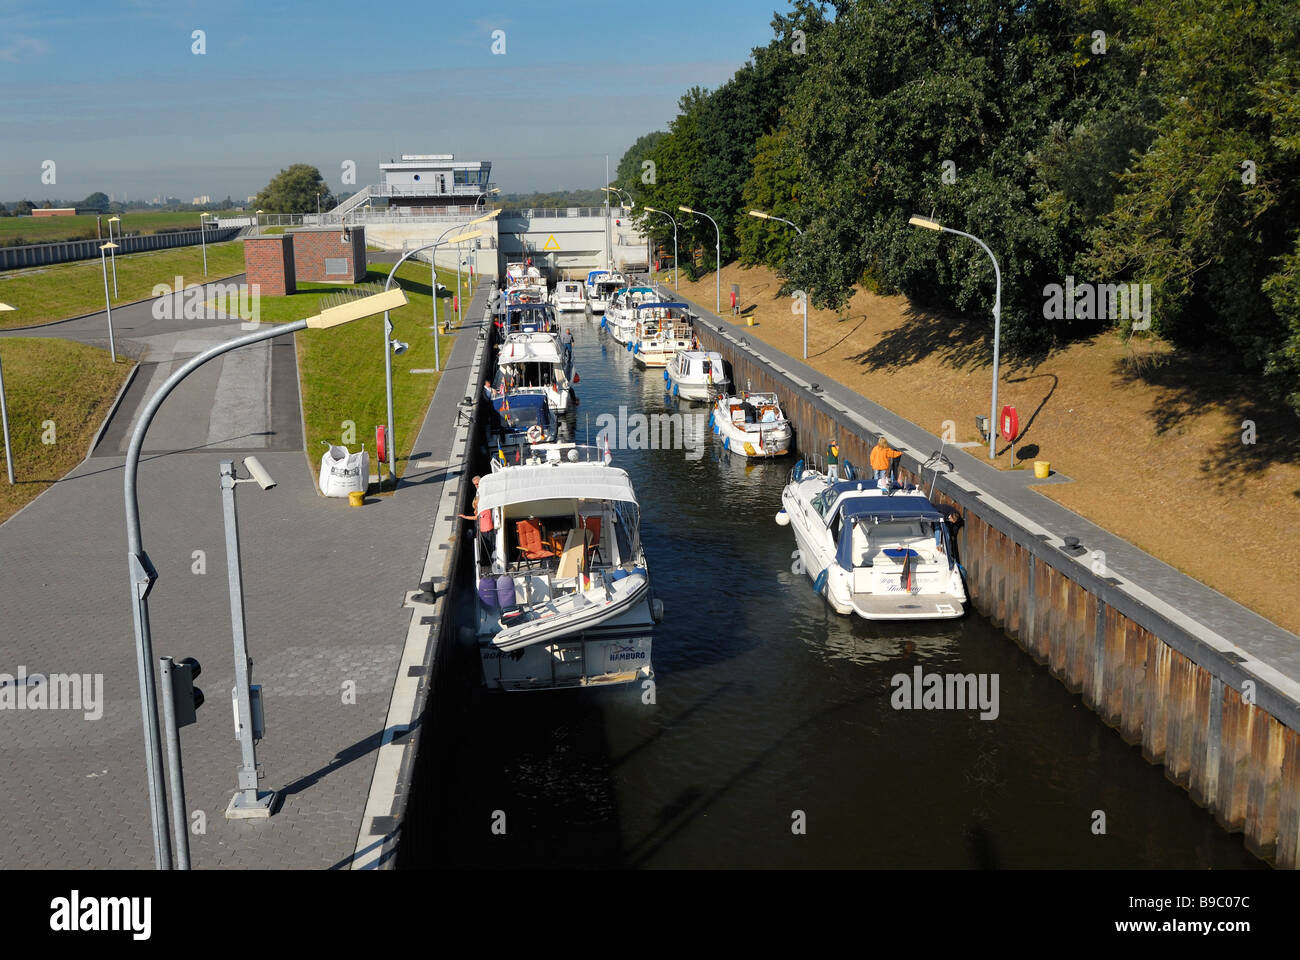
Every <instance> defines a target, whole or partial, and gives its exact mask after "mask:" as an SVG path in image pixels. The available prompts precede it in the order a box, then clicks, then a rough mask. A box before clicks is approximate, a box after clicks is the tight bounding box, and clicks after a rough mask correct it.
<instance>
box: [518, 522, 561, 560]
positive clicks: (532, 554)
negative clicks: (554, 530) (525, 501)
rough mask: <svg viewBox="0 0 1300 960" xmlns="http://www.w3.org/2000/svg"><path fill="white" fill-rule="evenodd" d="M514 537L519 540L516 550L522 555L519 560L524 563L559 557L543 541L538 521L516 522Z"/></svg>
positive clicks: (540, 525)
mask: <svg viewBox="0 0 1300 960" xmlns="http://www.w3.org/2000/svg"><path fill="white" fill-rule="evenodd" d="M515 536H516V537H517V538H518V540H519V544H518V546H517V547H516V549H517V550H519V551H520V553H521V554H522V556H521V559H522V560H524V561H526V562H529V563H541V562H543V561H545V560H549V559H551V558H553V557H557V556H559V554H558V553H556V552H555V551H554V550H552V549H551V548H550V547H549V546H548V545H547V544H546V541H545V540H544V539H543V537H542V524H541V521H540V520H535V519H532V518H531V517H530V518H529V519H527V520H519V521H517V522H516V523H515Z"/></svg>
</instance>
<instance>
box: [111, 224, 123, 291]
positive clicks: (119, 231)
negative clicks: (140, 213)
mask: <svg viewBox="0 0 1300 960" xmlns="http://www.w3.org/2000/svg"><path fill="white" fill-rule="evenodd" d="M121 222H122V218H121V217H118V216H112V217H109V218H108V242H109V243H112V242H113V224H115V223H116V224H121ZM117 237H118V239H119V240H120V239H122V228H121V226H119V227H118V228H117ZM108 258H109V259H110V260H112V261H113V299H114V300H116V299H117V247H112V248H110V249H109V251H108Z"/></svg>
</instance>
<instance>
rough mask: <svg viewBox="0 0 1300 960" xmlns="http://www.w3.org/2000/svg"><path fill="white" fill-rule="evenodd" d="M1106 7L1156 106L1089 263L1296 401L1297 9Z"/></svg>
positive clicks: (1172, 332) (1189, 2) (1172, 327)
mask: <svg viewBox="0 0 1300 960" xmlns="http://www.w3.org/2000/svg"><path fill="white" fill-rule="evenodd" d="M1108 5H1109V4H1108ZM1113 9H1114V11H1115V15H1116V16H1117V17H1119V19H1120V22H1121V23H1122V24H1123V25H1124V27H1125V29H1126V30H1127V31H1128V32H1129V33H1130V34H1131V35H1132V36H1133V38H1134V39H1133V41H1132V45H1133V47H1134V49H1135V50H1137V51H1138V52H1139V53H1140V55H1141V56H1142V57H1143V60H1144V62H1145V65H1146V66H1147V68H1148V70H1149V72H1150V74H1151V75H1152V77H1153V80H1154V82H1155V84H1156V89H1157V95H1158V98H1159V101H1160V104H1161V107H1162V111H1163V112H1162V114H1161V116H1160V117H1159V119H1158V120H1157V121H1156V123H1155V124H1154V132H1155V137H1154V140H1153V141H1152V142H1151V144H1150V147H1149V148H1148V149H1147V150H1145V151H1144V152H1142V153H1140V154H1137V155H1135V156H1134V157H1133V158H1132V162H1131V164H1130V166H1129V168H1128V169H1127V170H1125V171H1124V172H1123V173H1121V174H1119V182H1120V185H1121V193H1120V194H1119V196H1118V197H1117V198H1116V201H1115V205H1114V209H1113V211H1111V212H1110V213H1109V214H1108V215H1107V216H1105V217H1104V218H1103V219H1102V220H1101V222H1100V223H1099V224H1098V225H1097V227H1096V228H1095V229H1094V230H1093V232H1092V235H1091V239H1092V248H1091V251H1090V254H1089V262H1090V264H1091V265H1092V266H1093V267H1094V268H1095V269H1096V270H1097V271H1098V272H1099V273H1101V274H1103V275H1108V276H1117V275H1119V276H1125V277H1130V278H1132V279H1133V280H1135V281H1137V282H1142V283H1149V284H1151V287H1152V301H1153V321H1154V323H1153V328H1154V331H1155V332H1156V333H1157V334H1159V335H1161V336H1164V337H1165V338H1167V339H1169V340H1171V341H1173V342H1174V343H1176V344H1179V345H1181V346H1184V347H1190V348H1200V349H1213V350H1215V351H1216V352H1218V353H1220V354H1221V355H1223V356H1225V357H1227V358H1231V359H1232V361H1233V362H1235V363H1236V364H1237V365H1239V367H1240V368H1242V369H1244V370H1246V371H1249V372H1253V373H1263V374H1264V375H1265V379H1266V382H1267V383H1268V385H1269V386H1270V387H1271V388H1272V389H1273V391H1274V393H1275V395H1276V396H1279V397H1283V396H1285V397H1289V398H1290V402H1291V403H1292V404H1293V406H1295V408H1296V409H1297V410H1298V411H1300V396H1297V394H1300V390H1297V373H1298V372H1300V364H1298V360H1300V358H1298V357H1297V341H1298V338H1300V299H1298V298H1297V295H1298V294H1300V284H1298V282H1297V280H1296V271H1297V269H1298V267H1300V259H1298V258H1297V253H1296V244H1297V242H1298V241H1300V234H1298V233H1297V229H1296V223H1297V216H1300V187H1297V182H1298V180H1300V149H1297V147H1298V146H1300V122H1298V120H1300V96H1298V91H1300V73H1298V71H1300V66H1298V65H1300V8H1298V7H1297V6H1296V5H1295V4H1294V3H1290V2H1287V0H1255V2H1252V3H1248V4H1239V3H1236V2H1230V0H1159V2H1156V0H1135V2H1134V0H1125V2H1124V3H1118V2H1116V3H1114V4H1113Z"/></svg>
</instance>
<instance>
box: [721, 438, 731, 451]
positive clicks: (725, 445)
mask: <svg viewBox="0 0 1300 960" xmlns="http://www.w3.org/2000/svg"><path fill="white" fill-rule="evenodd" d="M722 449H723V450H730V449H731V438H730V437H723V438H722Z"/></svg>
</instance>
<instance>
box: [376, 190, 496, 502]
mask: <svg viewBox="0 0 1300 960" xmlns="http://www.w3.org/2000/svg"><path fill="white" fill-rule="evenodd" d="M500 214H501V211H500V210H493V211H492V212H491V213H489V214H487V215H486V216H483V217H479V218H478V219H477V220H471V221H469V222H468V223H458V224H454V225H453V226H450V227H448V228H447V229H446V230H444V231H443V232H442V236H441V237H439V238H438V239H437V240H435V241H434V242H433V243H426V244H425V245H424V246H422V247H415V248H414V249H412V250H408V251H407V252H405V253H403V254H402V257H401V259H400V260H398V261H397V262H396V263H395V264H393V269H392V270H390V271H388V279H387V280H385V281H384V289H385V290H388V289H390V288H391V287H392V285H393V278H394V277H395V276H396V275H397V268H398V267H400V266H401V265H402V264H404V263H405V262H406V261H407V260H409V259H410V258H411V257H412V256H414V255H415V254H417V253H419V252H420V251H421V250H433V251H434V253H433V254H432V255H431V256H430V259H431V260H435V261H436V260H437V250H436V248H437V247H440V246H442V244H444V243H463V242H465V241H466V240H474V239H476V238H478V237H481V236H483V231H482V230H473V231H470V232H468V233H459V234H457V235H456V236H454V237H447V234H448V233H450V232H451V231H452V230H461V229H464V228H465V227H472V226H473V225H474V224H476V223H483V222H484V221H487V220H491V219H492V218H493V217H497V216H500ZM444 238H446V239H444ZM456 265H457V269H458V271H459V267H460V260H459V255H458V257H457V261H456ZM437 275H438V271H437V268H436V266H435V267H434V277H435V278H436V277H437ZM456 295H457V297H460V289H459V280H458V281H457V290H456ZM433 297H434V300H433V302H434V305H435V306H436V305H437V303H438V281H437V279H435V280H434V282H433ZM457 302H458V303H459V300H458V301H457ZM433 326H434V331H433V335H434V337H435V349H436V338H437V336H438V330H437V327H438V323H437V319H436V318H435V320H434V324H433ZM392 335H393V322H392V320H391V319H389V316H388V311H387V310H385V311H384V386H385V387H386V390H387V399H388V435H387V437H386V438H385V439H386V440H387V444H388V476H389V477H391V478H392V481H393V490H394V491H396V490H397V451H396V450H395V449H394V444H393V347H392V343H393V341H392V339H391V337H392Z"/></svg>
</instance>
